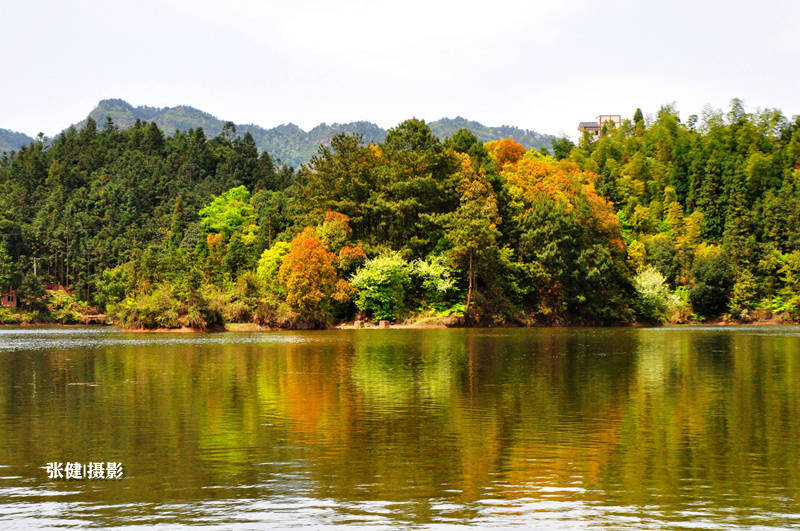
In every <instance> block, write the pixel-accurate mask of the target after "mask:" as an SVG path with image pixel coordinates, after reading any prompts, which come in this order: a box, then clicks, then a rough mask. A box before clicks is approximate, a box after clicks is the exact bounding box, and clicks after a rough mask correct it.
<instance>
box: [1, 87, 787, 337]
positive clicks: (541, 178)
mask: <svg viewBox="0 0 800 531" xmlns="http://www.w3.org/2000/svg"><path fill="white" fill-rule="evenodd" d="M240 134H241V131H238V130H237V129H236V128H235V127H234V126H233V125H232V124H228V125H226V126H225V127H223V129H222V130H221V131H220V134H218V135H217V136H214V137H213V138H207V137H206V135H205V133H204V132H203V130H201V129H190V130H188V131H185V132H178V133H176V134H174V135H171V136H166V135H164V133H163V132H162V131H161V129H160V128H159V127H158V126H156V125H155V124H153V123H150V124H147V123H142V122H141V121H140V122H134V123H133V125H132V126H131V127H130V128H127V129H119V128H118V127H117V126H116V125H115V124H113V123H106V124H105V125H104V126H103V127H98V126H97V124H96V123H95V121H94V120H93V119H90V120H88V122H87V124H86V127H84V128H83V129H80V130H78V129H75V128H72V129H70V130H67V131H66V132H65V133H64V134H62V135H60V136H59V137H58V138H56V139H54V140H53V142H52V144H51V145H47V146H46V145H44V144H42V143H41V142H40V141H37V142H35V143H34V144H33V145H32V146H31V147H29V148H25V149H23V150H21V151H20V152H18V153H17V154H15V155H14V156H12V157H10V158H9V157H4V158H2V161H0V209H2V210H0V291H6V290H9V289H11V288H14V289H15V290H16V293H17V295H18V296H19V299H20V309H18V310H17V311H16V312H12V311H10V310H4V311H3V312H2V314H0V316H2V318H3V319H5V320H14V319H17V320H19V319H23V320H26V319H27V320H31V319H43V318H57V319H59V320H69V319H71V318H74V316H75V314H76V313H78V312H79V311H86V310H88V307H89V306H94V307H96V310H97V311H103V312H107V313H108V314H109V315H110V316H111V317H112V318H113V319H114V320H116V321H117V322H120V323H122V324H124V325H127V326H134V327H136V326H139V327H175V326H179V325H188V326H194V327H199V328H205V327H212V326H215V325H218V324H220V323H221V322H223V321H226V322H236V321H238V322H258V323H262V324H269V325H274V326H288V327H313V326H327V325H330V324H332V323H335V322H338V321H342V320H347V319H353V318H355V317H357V316H361V317H364V318H367V319H376V320H377V319H390V320H399V319H405V318H409V317H414V318H424V317H429V318H441V317H445V316H450V317H451V318H453V319H455V320H456V322H464V323H467V324H469V323H472V324H478V323H480V324H495V325H497V324H534V323H538V324H554V323H569V322H581V323H625V322H633V321H643V322H663V321H666V320H670V321H675V322H680V321H687V320H692V319H707V318H715V317H718V316H727V317H728V318H734V319H743V320H750V319H755V318H759V319H765V318H771V317H777V318H781V319H792V320H796V319H798V317H800V119H794V120H793V121H789V120H787V119H786V118H785V117H784V116H783V115H781V114H780V112H778V111H772V110H769V111H763V112H759V113H756V114H751V113H747V112H745V110H744V108H743V107H742V105H741V103H740V102H739V101H737V100H734V102H733V105H732V107H731V109H730V111H729V112H727V113H722V112H721V111H714V110H708V111H706V112H705V113H704V114H703V116H702V117H700V118H698V117H695V116H691V117H689V118H688V119H687V120H686V121H685V122H684V121H682V120H681V119H680V118H679V115H678V113H677V111H676V110H674V109H672V108H670V107H664V108H662V109H660V110H659V112H658V113H657V115H656V116H655V118H653V119H651V120H649V121H648V120H645V119H644V117H643V115H642V113H641V111H638V110H637V112H636V113H635V114H634V119H633V120H632V121H626V122H624V124H623V125H622V127H620V128H619V129H613V128H611V129H608V128H606V129H604V130H603V132H602V136H601V138H599V139H598V140H596V141H594V142H591V141H589V139H588V138H585V139H583V140H582V141H581V142H580V143H579V145H577V146H575V145H573V144H572V143H571V142H570V141H569V140H567V139H559V140H558V141H556V142H555V143H554V145H553V152H552V153H550V152H549V151H548V150H547V149H544V148H543V149H541V150H536V149H525V147H524V146H522V145H520V144H519V143H517V142H516V141H514V140H511V139H505V140H499V141H493V142H488V143H484V142H481V141H480V140H479V139H478V138H477V137H476V136H475V135H474V134H473V133H471V132H470V131H468V130H466V129H461V130H459V131H457V132H456V133H455V134H453V135H452V136H449V137H447V138H445V139H444V140H440V139H439V138H438V137H437V136H436V135H435V134H434V131H433V130H432V127H431V126H430V125H428V124H426V123H425V122H423V121H419V120H409V121H406V122H404V123H402V124H400V125H399V126H397V127H396V128H394V129H392V130H390V131H389V132H388V133H387V134H386V137H385V138H384V139H383V140H382V141H381V142H376V143H367V142H364V141H363V138H361V137H359V136H357V135H356V136H353V135H347V134H342V135H337V136H335V137H333V139H332V141H331V142H330V145H322V146H320V147H319V148H318V151H317V153H316V155H315V156H314V157H313V158H312V159H311V160H310V162H309V163H308V164H307V165H304V166H302V167H301V168H300V169H299V170H295V169H293V168H291V167H290V166H283V165H279V164H276V163H275V162H274V160H273V158H272V157H271V156H270V154H269V153H267V152H264V153H259V151H258V149H257V146H256V143H255V140H254V138H253V136H252V135H251V134H250V133H244V134H243V136H239V135H240ZM57 286H63V287H65V288H67V291H66V292H65V291H61V292H58V291H54V290H55V288H56V287H57ZM45 287H49V288H51V291H50V292H45V291H44V288H45ZM53 316H56V317H53Z"/></svg>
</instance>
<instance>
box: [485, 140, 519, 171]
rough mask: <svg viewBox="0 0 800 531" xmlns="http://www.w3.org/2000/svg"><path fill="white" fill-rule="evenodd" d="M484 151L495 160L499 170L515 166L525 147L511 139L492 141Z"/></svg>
mask: <svg viewBox="0 0 800 531" xmlns="http://www.w3.org/2000/svg"><path fill="white" fill-rule="evenodd" d="M486 149H487V150H489V153H490V154H491V155H492V156H493V157H494V158H495V160H496V161H497V165H498V166H499V167H500V168H502V167H504V166H505V165H507V164H516V162H517V161H518V160H519V159H520V158H522V156H523V155H524V154H525V151H526V150H525V147H524V146H523V145H522V144H520V143H519V142H517V141H516V140H514V139H513V138H503V139H501V140H493V141H492V142H489V143H488V144H486Z"/></svg>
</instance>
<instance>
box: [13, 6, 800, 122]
mask: <svg viewBox="0 0 800 531" xmlns="http://www.w3.org/2000/svg"><path fill="white" fill-rule="evenodd" d="M798 4H800V2H797V1H791V0H788V1H770V0H759V1H754V0H749V1H747V2H744V1H738V0H729V1H719V2H710V1H703V0H694V1H685V0H662V1H659V2H650V1H648V2H644V1H628V0H619V1H613V2H612V1H602V0H595V1H582V0H548V1H547V2H541V1H538V0H536V1H534V0H531V1H520V2H500V1H495V2H491V1H488V0H484V1H482V2H473V1H471V0H469V1H468V0H461V1H458V2H454V1H436V0H422V1H419V0H403V1H397V0H395V1H391V2H383V1H378V0H372V1H347V0H333V1H329V2H321V1H312V0H284V1H276V2H272V1H256V0H227V1H224V2H222V1H215V0H163V1H160V2H159V1H151V0H139V1H136V2H131V1H126V0H125V1H115V0H110V1H109V0H104V1H94V0H91V1H72V2H65V1H63V0H60V1H36V0H28V1H19V2H12V1H11V0H0V50H2V70H1V72H2V73H0V76H1V77H0V127H2V128H7V129H13V130H16V131H22V132H24V133H27V134H29V135H32V136H33V135H35V134H36V133H38V132H39V131H42V132H44V133H45V134H46V135H48V136H52V135H54V134H56V133H58V132H59V131H60V130H61V129H63V128H64V127H66V126H67V125H68V124H70V123H73V122H76V121H78V120H80V119H82V118H84V117H85V116H86V115H87V114H88V113H89V111H90V110H91V109H92V108H93V107H94V106H95V105H96V104H97V102H98V101H99V100H100V99H103V98H122V99H125V100H127V101H129V102H130V103H132V104H133V105H152V106H158V107H163V106H173V105H179V104H186V105H191V106H194V107H197V108H199V109H202V110H204V111H207V112H210V113H212V114H214V115H216V116H217V117H219V118H222V119H226V120H232V121H234V122H236V123H255V124H258V125H261V126H264V127H272V126H275V125H278V124H281V123H286V122H294V123H296V124H298V125H300V126H301V127H303V128H304V129H309V128H311V127H313V126H314V125H316V124H318V123H320V122H328V123H332V122H349V121H354V120H369V121H373V122H376V123H378V124H379V125H381V126H383V127H391V126H393V125H395V124H397V123H398V122H400V121H402V120H404V119H406V118H409V117H412V116H416V117H418V118H424V119H426V120H435V119H438V118H441V117H445V116H447V117H454V116H456V115H461V116H464V117H467V118H470V119H473V120H478V121H480V122H482V123H484V124H486V125H501V124H510V125H516V126H519V127H523V128H527V129H534V130H537V131H540V132H544V133H552V134H559V133H567V134H569V135H570V136H573V134H574V132H575V128H576V127H577V123H578V121H580V120H590V119H593V118H594V117H595V116H596V115H597V114H600V113H604V114H605V113H608V114H610V113H615V114H616V113H620V114H623V115H625V116H628V117H630V116H631V115H632V114H633V111H634V110H635V108H636V107H637V106H638V107H641V108H642V109H643V111H644V112H645V114H652V113H655V112H656V111H657V110H658V107H659V106H660V105H662V104H664V103H670V102H675V103H676V104H677V106H678V109H679V110H680V111H681V116H682V117H683V118H686V117H687V116H688V115H689V114H692V113H698V114H699V113H700V111H701V110H702V107H703V105H705V104H711V105H713V106H715V107H722V108H725V109H727V107H728V104H729V102H730V100H731V99H732V98H734V97H740V98H742V99H743V100H744V101H745V105H746V106H747V108H748V110H754V109H755V108H758V107H776V108H779V109H781V110H782V111H783V112H784V113H785V114H786V115H787V116H791V115H794V114H800V35H798V30H800V5H798Z"/></svg>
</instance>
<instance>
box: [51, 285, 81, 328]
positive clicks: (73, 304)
mask: <svg viewBox="0 0 800 531" xmlns="http://www.w3.org/2000/svg"><path fill="white" fill-rule="evenodd" d="M47 309H48V311H49V312H50V317H51V318H52V319H53V320H54V321H56V322H58V323H62V324H74V323H80V322H81V313H83V312H86V311H87V310H88V309H89V307H88V305H87V304H86V303H84V302H81V301H79V300H77V299H76V298H75V297H73V296H72V295H70V294H69V293H67V292H66V291H64V290H58V291H51V292H50V293H49V294H48V297H47Z"/></svg>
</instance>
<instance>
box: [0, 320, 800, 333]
mask: <svg viewBox="0 0 800 531" xmlns="http://www.w3.org/2000/svg"><path fill="white" fill-rule="evenodd" d="M797 325H800V322H798V321H781V320H779V319H765V320H760V321H723V320H721V319H713V320H710V321H697V322H691V323H663V324H656V325H653V324H647V323H618V324H607V325H598V324H587V323H567V324H534V325H529V326H525V325H503V326H481V325H475V326H472V325H463V324H457V325H453V324H448V323H444V322H441V321H433V322H432V321H423V322H417V323H392V324H389V325H388V326H379V325H378V324H375V323H373V322H364V323H363V325H362V326H356V325H355V324H354V322H353V321H346V322H343V323H339V324H337V325H333V326H329V327H326V328H317V329H305V328H281V327H271V326H262V325H259V324H257V323H226V324H225V325H224V327H221V328H212V329H205V330H204V329H200V328H191V327H187V326H182V327H179V328H124V327H121V326H118V325H115V324H113V323H105V324H86V323H70V324H65V323H55V322H36V323H2V324H0V330H2V329H8V328H30V327H53V328H118V329H119V330H120V331H121V332H125V333H132V334H150V333H152V334H198V333H206V334H217V333H225V332H234V333H242V332H279V331H285V332H292V331H294V332H297V331H303V332H307V331H310V330H414V329H416V330H425V329H443V328H491V329H503V328H665V327H669V328H682V327H693V326H710V327H719V328H725V327H733V326H745V327H747V326H753V327H755V326H775V327H778V326H797Z"/></svg>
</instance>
